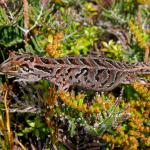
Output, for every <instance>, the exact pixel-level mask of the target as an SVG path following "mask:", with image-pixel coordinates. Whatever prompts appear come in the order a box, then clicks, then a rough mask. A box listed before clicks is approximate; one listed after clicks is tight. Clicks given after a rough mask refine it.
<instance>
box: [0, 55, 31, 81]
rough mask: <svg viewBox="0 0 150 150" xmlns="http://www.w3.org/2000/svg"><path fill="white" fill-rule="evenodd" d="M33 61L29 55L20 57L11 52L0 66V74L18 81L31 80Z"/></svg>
mask: <svg viewBox="0 0 150 150" xmlns="http://www.w3.org/2000/svg"><path fill="white" fill-rule="evenodd" d="M33 61H34V57H33V55H31V54H28V53H25V54H22V55H20V54H18V53H15V52H12V53H10V56H9V58H8V59H7V60H5V61H4V62H3V63H2V64H0V74H5V75H8V77H17V78H19V80H20V79H21V80H31V77H30V75H31V74H32V73H33V70H32V63H33ZM33 79H34V78H33Z"/></svg>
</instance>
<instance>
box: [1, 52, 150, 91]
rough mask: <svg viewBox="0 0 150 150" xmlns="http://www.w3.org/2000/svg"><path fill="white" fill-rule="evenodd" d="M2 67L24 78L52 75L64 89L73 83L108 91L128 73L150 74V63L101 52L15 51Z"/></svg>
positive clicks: (53, 79)
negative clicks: (40, 53) (114, 57)
mask: <svg viewBox="0 0 150 150" xmlns="http://www.w3.org/2000/svg"><path fill="white" fill-rule="evenodd" d="M16 66H17V67H16ZM14 67H15V74H14ZM0 71H1V72H3V73H5V74H8V75H11V74H12V73H13V75H14V76H16V77H18V78H19V79H20V80H21V79H22V80H24V79H25V80H26V81H32V80H33V81H35V80H34V79H36V81H37V80H38V79H39V80H40V79H48V80H49V81H50V82H52V83H54V84H55V83H56V85H57V86H58V87H60V89H61V90H62V89H67V88H69V87H70V86H81V87H84V88H88V89H94V90H97V91H108V90H112V89H113V88H115V87H116V86H118V85H119V84H120V83H123V81H124V80H126V79H127V77H130V76H132V75H136V74H150V65H149V64H144V63H135V64H129V63H127V62H119V61H114V60H111V59H108V58H104V57H102V56H99V55H97V54H94V55H93V54H92V55H88V56H66V57H63V58H43V57H38V56H37V55H35V56H34V55H31V54H23V55H17V54H13V55H12V56H11V57H10V58H9V59H8V60H6V61H4V62H3V63H2V64H1V65H0ZM28 76H29V77H30V78H29V80H28Z"/></svg>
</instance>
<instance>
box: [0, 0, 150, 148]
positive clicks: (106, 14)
mask: <svg viewBox="0 0 150 150" xmlns="http://www.w3.org/2000/svg"><path fill="white" fill-rule="evenodd" d="M149 25H150V0H88V1H86V0H19V1H17V0H1V1H0V63H1V62H3V61H4V60H5V59H7V58H8V55H9V52H11V51H16V52H19V53H23V52H31V53H33V54H38V55H40V56H45V57H54V58H55V57H62V56H65V55H70V54H72V55H80V54H82V55H86V54H88V53H89V52H90V51H97V52H99V53H101V54H102V55H104V56H106V57H109V58H111V59H114V60H119V61H128V62H138V61H144V62H145V63H147V62H149V61H150V57H149V49H150V43H149V41H150V26H149ZM142 78H143V79H144V80H145V81H147V83H148V81H149V80H150V76H149V75H146V76H142ZM149 108H150V89H149V87H148V85H142V84H141V83H139V82H135V83H133V84H130V85H120V86H119V87H117V88H116V89H114V90H112V91H111V92H105V93H96V92H93V91H88V92H87V91H84V90H81V89H76V88H74V89H71V90H70V91H69V92H60V91H57V90H56V88H55V87H54V86H53V85H51V83H49V82H48V81H39V82H35V83H26V84H24V83H17V82H13V79H8V78H7V77H6V76H2V75H1V76H0V149H4V150H5V149H17V148H18V149H23V150H26V149H47V150H52V149H54V148H57V149H60V150H67V149H69V148H68V146H67V144H66V142H64V141H63V140H61V137H60V136H61V134H62V135H63V136H66V138H67V140H69V141H71V142H72V145H73V146H77V143H78V141H81V140H80V139H83V137H85V138H86V137H91V138H95V137H96V139H97V140H98V141H99V143H100V146H101V148H104V149H116V148H118V149H125V150H126V149H135V150H136V149H147V148H148V147H150V137H149V133H150V121H149V115H150V109H149ZM80 129H84V130H86V132H85V133H84V135H80V132H81V130H80ZM60 131H62V133H61V134H60ZM76 136H79V138H78V141H77V138H75V137H76ZM88 142H89V141H87V143H88ZM87 143H86V142H85V141H84V144H87Z"/></svg>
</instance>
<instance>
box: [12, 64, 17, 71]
mask: <svg viewBox="0 0 150 150" xmlns="http://www.w3.org/2000/svg"><path fill="white" fill-rule="evenodd" d="M18 69H19V66H18V65H12V66H11V70H12V71H17V70H18Z"/></svg>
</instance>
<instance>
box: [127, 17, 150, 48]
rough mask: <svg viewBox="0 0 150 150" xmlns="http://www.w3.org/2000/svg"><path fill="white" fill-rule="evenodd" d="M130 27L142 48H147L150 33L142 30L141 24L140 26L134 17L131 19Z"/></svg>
mask: <svg viewBox="0 0 150 150" xmlns="http://www.w3.org/2000/svg"><path fill="white" fill-rule="evenodd" d="M129 28H130V30H131V32H132V33H133V35H134V38H135V40H136V41H137V43H138V45H139V46H140V47H141V48H144V49H145V48H146V46H147V42H148V39H149V36H148V34H146V33H145V32H144V31H143V30H142V28H141V26H139V25H138V23H137V22H136V21H135V20H133V19H131V20H130V22H129Z"/></svg>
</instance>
